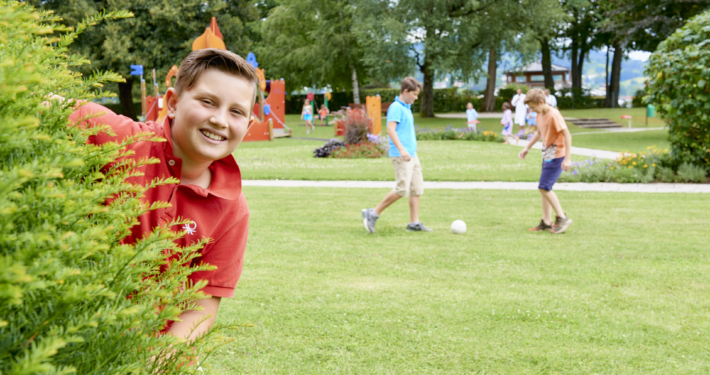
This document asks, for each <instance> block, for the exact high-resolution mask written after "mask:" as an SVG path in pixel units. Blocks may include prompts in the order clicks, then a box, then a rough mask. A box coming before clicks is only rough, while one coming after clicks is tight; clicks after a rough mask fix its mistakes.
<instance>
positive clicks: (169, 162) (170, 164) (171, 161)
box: [168, 159, 175, 167]
mask: <svg viewBox="0 0 710 375" xmlns="http://www.w3.org/2000/svg"><path fill="white" fill-rule="evenodd" d="M168 165H169V166H171V167H172V166H173V165H175V160H173V159H170V160H168Z"/></svg>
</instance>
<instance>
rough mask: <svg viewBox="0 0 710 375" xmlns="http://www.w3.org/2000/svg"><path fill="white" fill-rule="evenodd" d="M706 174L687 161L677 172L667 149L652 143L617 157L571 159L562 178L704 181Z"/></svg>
mask: <svg viewBox="0 0 710 375" xmlns="http://www.w3.org/2000/svg"><path fill="white" fill-rule="evenodd" d="M705 176H706V172H705V170H704V169H702V168H700V167H697V166H694V165H691V164H688V163H683V164H682V165H681V166H680V167H678V174H677V175H676V174H675V172H674V170H673V162H672V160H670V157H669V155H668V152H667V150H659V149H657V148H656V147H655V146H651V147H648V150H647V151H645V152H640V153H628V152H627V153H623V154H622V155H621V156H620V157H619V158H618V159H617V160H614V161H602V160H599V159H596V158H590V159H587V160H584V161H581V162H572V170H571V171H569V172H563V173H562V176H561V177H560V180H561V181H566V182H620V183H649V182H653V181H660V182H704V181H705Z"/></svg>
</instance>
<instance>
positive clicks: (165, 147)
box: [69, 103, 249, 297]
mask: <svg viewBox="0 0 710 375" xmlns="http://www.w3.org/2000/svg"><path fill="white" fill-rule="evenodd" d="M97 113H104V114H103V115H101V116H98V117H94V118H91V119H89V120H87V121H86V123H87V125H88V126H89V127H91V126H94V125H97V124H106V125H108V126H110V127H111V128H113V131H114V132H115V133H116V136H109V135H108V134H106V133H100V134H97V135H95V136H91V137H90V138H89V143H93V144H103V143H106V142H121V141H122V140H123V139H124V138H125V137H126V136H130V135H134V134H136V133H139V132H151V133H155V134H156V135H158V136H161V137H163V138H165V139H166V140H167V142H147V141H145V142H138V143H135V144H132V145H129V146H127V148H128V149H130V150H133V151H135V155H133V156H131V157H132V158H135V159H141V158H157V159H159V160H160V163H158V164H151V165H146V166H143V167H140V168H139V169H140V171H141V172H143V174H144V175H143V176H137V177H131V178H129V179H128V182H130V183H134V184H140V185H142V186H145V185H146V183H150V181H152V180H154V179H155V178H167V177H171V176H172V177H175V178H177V179H180V175H181V170H182V160H180V159H179V158H177V157H175V156H174V155H173V142H172V137H171V135H170V120H169V119H168V118H167V117H166V120H165V122H164V123H163V124H159V123H157V122H153V121H149V122H147V123H141V122H135V121H133V120H131V119H130V118H128V117H125V116H119V115H117V114H115V113H113V112H111V110H109V109H108V108H106V107H103V106H100V105H98V104H95V103H86V104H84V105H83V106H81V107H79V109H77V110H76V111H75V112H74V113H72V115H71V116H70V118H69V119H70V121H71V122H72V123H74V122H76V121H77V120H78V119H82V118H85V117H86V116H88V115H90V114H97ZM210 170H211V171H212V182H211V184H210V187H209V189H203V188H201V187H199V186H196V185H162V186H157V187H154V188H151V189H148V191H147V192H146V194H145V196H144V198H143V201H144V202H145V203H147V204H149V205H150V204H151V203H152V202H156V201H163V202H168V203H170V207H167V208H162V209H157V210H151V211H148V212H146V213H145V214H143V215H141V216H140V217H139V218H138V221H139V222H140V223H139V224H138V225H135V226H134V227H133V228H131V235H130V236H129V237H127V238H126V239H124V242H125V243H134V242H136V241H137V240H139V239H141V238H143V237H145V236H146V235H147V234H149V233H150V232H151V231H152V230H153V228H156V227H158V226H161V225H164V224H166V223H170V221H172V220H173V219H175V218H178V217H180V218H183V219H189V220H192V223H190V224H186V225H184V226H180V227H178V226H175V227H174V228H173V229H174V230H176V231H177V230H182V231H186V232H187V233H186V234H185V236H184V237H183V238H181V239H179V240H177V241H176V243H177V244H178V245H180V246H188V245H191V244H193V243H194V242H197V241H199V240H200V239H202V238H203V237H204V238H211V239H212V241H210V243H208V244H207V245H205V246H204V248H203V249H202V250H201V251H200V254H201V255H200V257H199V258H196V259H195V260H194V261H193V263H194V264H199V263H200V262H203V263H208V264H211V265H214V266H217V269H215V270H212V271H202V272H195V273H193V274H192V275H190V279H191V280H192V281H193V282H197V281H199V280H207V286H206V287H205V288H204V289H202V291H203V292H204V293H205V294H209V295H211V296H213V297H234V289H235V287H236V286H237V281H238V280H239V275H240V274H241V272H242V265H243V260H244V250H245V248H246V244H247V232H248V229H249V208H248V207H247V202H246V199H245V198H244V195H243V194H242V177H241V173H240V172H239V167H238V166H237V162H236V161H235V160H234V157H233V156H232V155H229V156H227V157H226V158H223V159H220V160H216V161H214V162H212V165H211V166H210Z"/></svg>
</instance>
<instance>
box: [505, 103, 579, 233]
mask: <svg viewBox="0 0 710 375" xmlns="http://www.w3.org/2000/svg"><path fill="white" fill-rule="evenodd" d="M525 104H527V105H528V106H530V108H531V109H532V110H533V111H534V112H537V113H538V116H537V132H536V133H535V135H534V136H533V138H532V139H531V140H530V142H529V143H528V145H527V146H525V148H524V149H523V150H522V151H520V154H519V155H518V156H519V157H520V158H521V159H525V156H526V155H527V154H528V151H530V148H531V147H532V146H533V145H534V144H535V143H537V141H538V140H540V139H542V172H541V173H540V183H539V185H538V190H540V194H541V195H542V220H540V224H538V226H537V227H535V228H530V229H529V230H530V231H533V232H540V231H545V230H550V232H551V233H555V234H559V233H564V232H565V231H566V230H567V228H569V226H570V224H572V219H570V218H568V217H567V215H566V214H565V212H564V210H562V205H560V200H559V199H558V198H557V195H556V194H555V193H554V192H553V191H552V185H554V184H555V182H557V179H558V178H559V177H560V174H562V171H563V170H565V171H569V170H570V169H572V161H571V155H572V151H571V150H572V135H571V134H570V132H569V130H567V124H565V120H564V119H563V118H562V115H561V114H560V111H558V110H557V109H556V108H552V107H551V106H550V105H549V104H547V102H546V101H545V93H544V92H543V91H542V90H540V89H532V90H530V91H529V92H528V94H527V97H526V98H525ZM552 209H554V210H555V213H556V214H557V218H556V220H555V223H554V224H553V223H552Z"/></svg>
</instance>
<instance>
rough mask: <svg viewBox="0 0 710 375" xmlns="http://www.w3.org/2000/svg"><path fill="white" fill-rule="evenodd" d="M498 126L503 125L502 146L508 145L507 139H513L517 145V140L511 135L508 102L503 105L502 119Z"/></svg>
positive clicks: (511, 122)
mask: <svg viewBox="0 0 710 375" xmlns="http://www.w3.org/2000/svg"><path fill="white" fill-rule="evenodd" d="M500 124H501V125H503V132H502V133H501V135H502V136H503V137H505V142H503V144H506V145H507V144H508V137H513V138H515V142H516V143H517V142H518V140H519V138H518V137H517V136H514V135H513V111H511V110H510V104H509V103H508V102H505V103H503V119H502V120H500Z"/></svg>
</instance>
